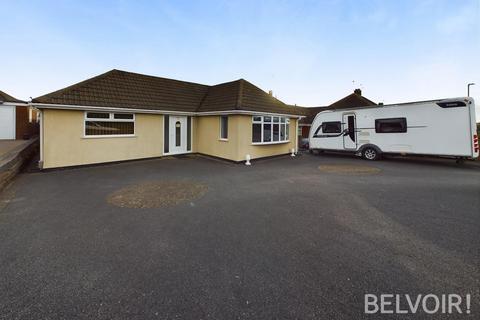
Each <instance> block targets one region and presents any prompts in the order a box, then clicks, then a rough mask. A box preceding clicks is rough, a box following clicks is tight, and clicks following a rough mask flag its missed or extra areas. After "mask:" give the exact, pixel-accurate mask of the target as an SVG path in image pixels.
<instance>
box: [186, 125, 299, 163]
mask: <svg viewBox="0 0 480 320" xmlns="http://www.w3.org/2000/svg"><path fill="white" fill-rule="evenodd" d="M296 123H297V120H296V119H290V129H289V132H290V141H289V142H286V143H278V144H265V145H252V116H250V115H229V116H228V141H221V140H220V116H200V117H197V118H196V122H195V124H196V125H195V127H194V128H195V131H194V146H196V148H195V149H194V151H195V152H199V153H203V154H207V155H211V156H215V157H220V158H225V159H229V160H233V161H243V160H245V156H246V155H247V154H250V156H251V158H252V159H255V158H262V157H269V156H275V155H281V154H286V153H289V152H290V151H291V149H296V138H297V131H296Z"/></svg>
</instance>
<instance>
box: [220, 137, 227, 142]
mask: <svg viewBox="0 0 480 320" xmlns="http://www.w3.org/2000/svg"><path fill="white" fill-rule="evenodd" d="M218 141H223V142H228V139H223V138H220V139H218Z"/></svg>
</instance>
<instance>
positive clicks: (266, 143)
mask: <svg viewBox="0 0 480 320" xmlns="http://www.w3.org/2000/svg"><path fill="white" fill-rule="evenodd" d="M289 142H290V140H285V141H273V142H252V145H253V146H264V145H269V144H282V143H289Z"/></svg>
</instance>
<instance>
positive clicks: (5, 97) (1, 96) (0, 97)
mask: <svg viewBox="0 0 480 320" xmlns="http://www.w3.org/2000/svg"><path fill="white" fill-rule="evenodd" d="M2 102H17V103H26V102H25V101H23V100H19V99H17V98H14V97H12V96H11V95H9V94H6V93H5V92H3V91H0V103H2Z"/></svg>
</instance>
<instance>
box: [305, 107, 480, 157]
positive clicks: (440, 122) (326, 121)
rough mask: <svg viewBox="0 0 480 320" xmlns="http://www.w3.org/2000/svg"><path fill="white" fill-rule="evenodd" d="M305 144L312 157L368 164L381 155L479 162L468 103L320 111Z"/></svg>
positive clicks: (473, 109)
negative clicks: (340, 154)
mask: <svg viewBox="0 0 480 320" xmlns="http://www.w3.org/2000/svg"><path fill="white" fill-rule="evenodd" d="M309 140H310V141H309V142H310V146H309V147H310V151H314V150H317V151H327V150H332V151H347V152H352V153H355V154H356V155H359V156H362V157H363V158H364V159H367V160H377V159H379V158H380V157H381V155H382V153H396V154H416V155H436V156H448V157H454V158H457V159H467V158H477V157H478V156H479V146H478V136H477V132H476V122H475V103H474V100H473V99H472V98H455V99H443V100H432V101H421V102H411V103H401V104H392V105H377V106H372V107H362V108H352V109H342V110H328V111H322V112H319V113H318V114H317V115H316V117H315V119H314V120H313V123H312V127H311V130H310V136H309Z"/></svg>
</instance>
